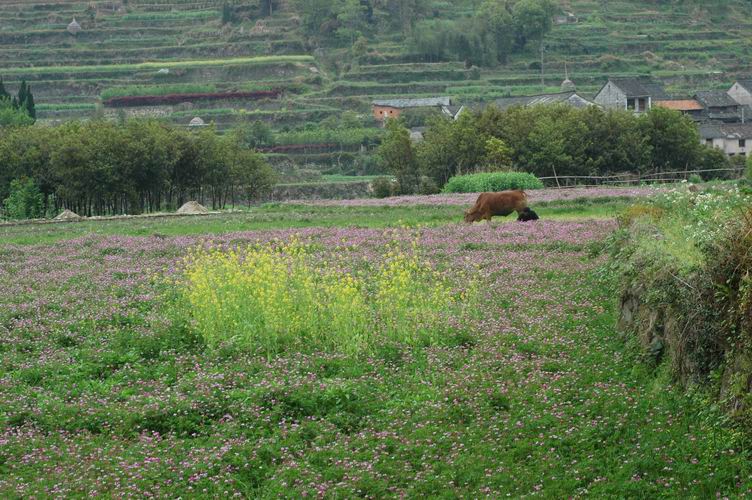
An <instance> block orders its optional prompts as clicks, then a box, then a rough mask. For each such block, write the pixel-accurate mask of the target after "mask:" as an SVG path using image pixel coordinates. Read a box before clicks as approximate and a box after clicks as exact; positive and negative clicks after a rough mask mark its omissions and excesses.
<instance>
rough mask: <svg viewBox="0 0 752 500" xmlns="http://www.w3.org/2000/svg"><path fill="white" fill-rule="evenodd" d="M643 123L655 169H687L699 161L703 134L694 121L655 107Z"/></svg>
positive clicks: (651, 163)
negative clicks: (701, 135) (701, 134)
mask: <svg viewBox="0 0 752 500" xmlns="http://www.w3.org/2000/svg"><path fill="white" fill-rule="evenodd" d="M640 125H641V128H642V132H643V134H644V135H645V137H646V139H647V141H648V144H649V145H650V147H651V151H652V156H651V158H650V161H649V162H648V164H647V165H646V166H647V167H649V168H651V169H653V170H657V171H660V170H664V171H670V170H685V169H688V168H691V167H692V165H694V164H695V163H696V162H697V159H698V154H699V150H700V134H699V132H698V130H697V126H696V125H695V123H694V122H692V120H691V119H690V118H689V117H687V116H684V115H682V114H681V113H679V112H678V111H673V110H670V109H663V108H653V109H651V110H650V111H649V112H648V113H645V114H644V115H642V116H641V117H640Z"/></svg>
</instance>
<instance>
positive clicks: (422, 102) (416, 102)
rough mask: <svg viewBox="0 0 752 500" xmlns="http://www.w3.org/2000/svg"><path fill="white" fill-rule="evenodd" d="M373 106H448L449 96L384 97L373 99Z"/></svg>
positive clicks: (449, 103) (449, 102)
mask: <svg viewBox="0 0 752 500" xmlns="http://www.w3.org/2000/svg"><path fill="white" fill-rule="evenodd" d="M373 104H374V106H388V107H390V108H400V109H401V108H427V107H432V106H450V105H451V104H452V102H451V99H450V98H449V97H427V98H424V99H384V100H378V101H373Z"/></svg>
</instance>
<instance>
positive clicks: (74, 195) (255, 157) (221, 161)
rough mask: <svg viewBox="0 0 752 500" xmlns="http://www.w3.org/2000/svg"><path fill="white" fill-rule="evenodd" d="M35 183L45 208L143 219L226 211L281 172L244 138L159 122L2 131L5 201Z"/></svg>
mask: <svg viewBox="0 0 752 500" xmlns="http://www.w3.org/2000/svg"><path fill="white" fill-rule="evenodd" d="M14 180H16V181H18V180H24V182H22V183H19V182H16V184H15V185H16V186H23V187H24V189H28V185H27V183H26V182H25V181H27V180H31V181H33V183H34V185H35V186H36V188H37V189H38V190H39V192H40V194H41V196H42V200H43V202H44V211H46V212H47V213H50V212H56V211H59V210H61V209H64V208H67V209H70V210H73V211H74V212H76V213H78V214H79V215H87V216H90V215H109V214H137V213H143V212H152V211H158V210H164V209H169V208H175V207H177V206H180V205H181V204H182V203H184V202H185V201H188V200H198V201H200V202H201V203H204V204H211V206H212V207H213V208H221V207H223V206H225V205H226V204H228V203H233V202H234V201H235V200H236V199H243V200H248V201H250V200H251V199H254V198H256V197H258V196H259V195H261V194H264V193H265V192H266V191H268V190H270V189H271V187H272V186H273V184H274V182H275V175H274V172H273V170H272V169H271V167H270V166H269V165H268V163H267V162H266V160H265V159H264V157H263V156H262V155H261V154H259V153H257V152H256V151H255V150H253V149H249V148H247V147H246V146H245V144H244V142H243V140H242V138H241V137H239V136H238V134H228V135H225V136H220V135H218V134H217V133H216V132H215V131H214V129H213V128H212V127H207V128H205V129H201V130H198V131H195V130H186V129H182V128H177V127H174V126H170V125H167V124H165V123H161V122H158V121H154V120H130V121H127V122H125V123H123V124H118V123H115V122H109V121H91V122H69V123H66V124H64V125H61V126H59V127H2V128H0V202H2V200H6V199H14V198H13V197H9V195H11V184H12V183H13V181H14Z"/></svg>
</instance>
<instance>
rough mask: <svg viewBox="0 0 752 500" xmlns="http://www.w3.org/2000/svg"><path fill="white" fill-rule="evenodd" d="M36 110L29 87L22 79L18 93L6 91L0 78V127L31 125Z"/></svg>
mask: <svg viewBox="0 0 752 500" xmlns="http://www.w3.org/2000/svg"><path fill="white" fill-rule="evenodd" d="M36 118H37V111H36V107H35V105H34V94H32V93H31V87H30V86H29V85H28V84H27V83H26V81H25V80H24V81H22V82H21V85H20V86H19V88H18V93H17V94H16V95H15V96H14V95H12V94H11V93H10V92H8V91H7V90H6V88H5V85H4V84H3V80H2V78H0V127H3V126H23V125H31V124H33V123H34V122H35V121H36Z"/></svg>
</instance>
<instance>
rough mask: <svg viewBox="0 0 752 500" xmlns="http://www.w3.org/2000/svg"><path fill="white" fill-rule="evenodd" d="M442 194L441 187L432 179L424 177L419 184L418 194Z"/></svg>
mask: <svg viewBox="0 0 752 500" xmlns="http://www.w3.org/2000/svg"><path fill="white" fill-rule="evenodd" d="M438 192H440V189H439V186H438V185H437V184H436V181H434V180H433V179H431V178H430V177H426V176H423V177H421V178H420V182H419V183H418V194H436V193H438Z"/></svg>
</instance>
